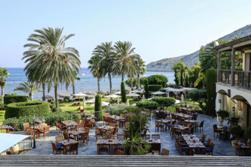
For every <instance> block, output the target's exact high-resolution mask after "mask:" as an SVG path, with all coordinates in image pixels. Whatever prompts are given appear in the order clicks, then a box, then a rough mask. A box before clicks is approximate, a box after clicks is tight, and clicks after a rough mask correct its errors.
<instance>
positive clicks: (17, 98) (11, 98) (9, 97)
mask: <svg viewBox="0 0 251 167" xmlns="http://www.w3.org/2000/svg"><path fill="white" fill-rule="evenodd" d="M28 99H29V97H28V96H21V95H15V94H6V95H4V105H8V104H10V103H18V102H27V101H28Z"/></svg>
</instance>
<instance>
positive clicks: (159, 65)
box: [146, 25, 251, 71]
mask: <svg viewBox="0 0 251 167" xmlns="http://www.w3.org/2000/svg"><path fill="white" fill-rule="evenodd" d="M248 35H251V25H247V26H245V27H242V28H240V29H238V30H236V31H234V32H232V33H230V34H227V35H225V36H223V37H221V38H219V39H216V40H224V41H231V40H233V39H236V38H242V37H245V36H248ZM178 61H183V62H184V63H185V64H186V65H187V66H189V67H191V66H192V65H194V64H195V63H197V62H198V61H199V50H197V51H195V52H193V53H191V54H188V55H183V56H178V57H172V58H165V59H161V60H158V61H155V62H151V63H149V64H147V66H146V69H147V71H172V67H173V65H174V64H176V63H177V62H178Z"/></svg>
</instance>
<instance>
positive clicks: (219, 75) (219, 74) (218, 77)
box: [216, 51, 221, 82]
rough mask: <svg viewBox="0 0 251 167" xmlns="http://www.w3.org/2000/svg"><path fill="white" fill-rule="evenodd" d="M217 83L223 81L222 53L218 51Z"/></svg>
mask: <svg viewBox="0 0 251 167" xmlns="http://www.w3.org/2000/svg"><path fill="white" fill-rule="evenodd" d="M216 56H217V82H220V81H221V72H220V70H221V61H220V51H217V55H216Z"/></svg>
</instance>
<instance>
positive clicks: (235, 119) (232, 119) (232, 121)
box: [228, 116, 240, 127]
mask: <svg viewBox="0 0 251 167" xmlns="http://www.w3.org/2000/svg"><path fill="white" fill-rule="evenodd" d="M239 120H240V118H239V117H234V116H233V117H230V118H229V119H228V123H229V124H230V127H232V126H237V125H238V123H239Z"/></svg>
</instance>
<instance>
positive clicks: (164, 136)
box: [23, 114, 235, 156]
mask: <svg viewBox="0 0 251 167" xmlns="http://www.w3.org/2000/svg"><path fill="white" fill-rule="evenodd" d="M202 120H204V121H205V122H204V133H205V134H206V135H207V138H211V139H213V141H214V143H215V147H214V153H213V155H216V156H234V155H235V150H234V148H233V147H232V146H231V143H230V141H222V140H219V139H217V138H214V135H213V124H215V123H216V119H215V118H212V117H210V116H206V115H202V114H199V115H198V121H202ZM148 124H149V126H151V128H150V130H151V132H155V119H154V118H153V119H152V123H150V121H149V123H148ZM160 134H161V143H162V144H161V147H162V148H167V149H168V150H170V156H175V155H179V153H178V152H177V150H176V147H175V139H173V138H172V137H171V136H170V133H169V131H166V132H160ZM195 134H196V135H197V136H200V135H201V133H200V132H198V131H197V132H195ZM55 135H57V132H56V130H55V129H54V130H52V131H51V132H50V134H49V135H48V137H41V138H40V139H37V148H36V149H32V150H30V151H28V152H25V153H23V154H25V155H52V148H51V141H55ZM96 150H97V147H96V137H95V129H94V128H93V129H91V130H90V134H89V142H88V144H87V145H80V147H79V150H78V153H79V155H96Z"/></svg>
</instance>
